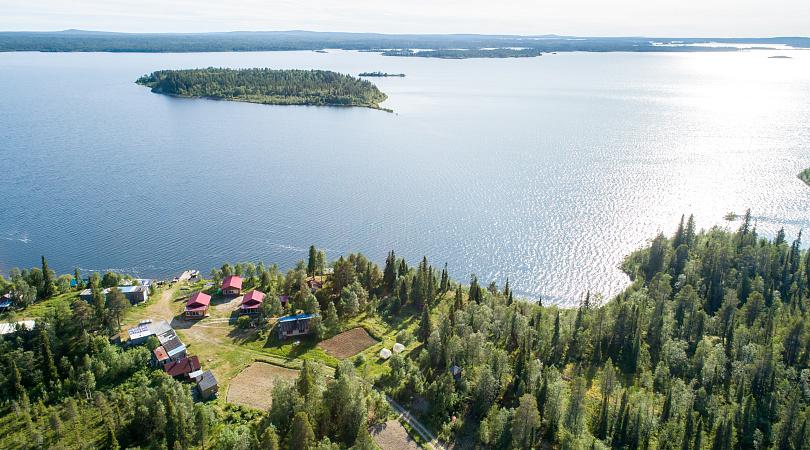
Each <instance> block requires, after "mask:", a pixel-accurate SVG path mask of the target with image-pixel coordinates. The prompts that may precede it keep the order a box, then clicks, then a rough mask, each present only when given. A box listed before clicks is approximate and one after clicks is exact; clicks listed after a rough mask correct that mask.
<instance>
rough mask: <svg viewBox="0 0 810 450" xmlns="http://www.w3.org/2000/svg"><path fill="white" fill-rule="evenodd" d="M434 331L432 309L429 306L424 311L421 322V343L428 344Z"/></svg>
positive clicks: (419, 336) (419, 335)
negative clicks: (431, 316) (431, 317)
mask: <svg viewBox="0 0 810 450" xmlns="http://www.w3.org/2000/svg"><path fill="white" fill-rule="evenodd" d="M432 331H433V323H432V321H431V319H430V308H428V307H427V306H426V307H425V308H424V309H423V310H422V320H420V321H419V333H418V335H417V338H418V339H419V342H427V340H428V337H429V336H430V333H431V332H432Z"/></svg>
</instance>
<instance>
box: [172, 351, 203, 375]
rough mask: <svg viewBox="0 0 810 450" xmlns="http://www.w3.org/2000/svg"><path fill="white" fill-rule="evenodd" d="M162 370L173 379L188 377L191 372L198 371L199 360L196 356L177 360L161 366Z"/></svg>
mask: <svg viewBox="0 0 810 450" xmlns="http://www.w3.org/2000/svg"><path fill="white" fill-rule="evenodd" d="M163 370H165V371H166V373H167V374H169V375H170V376H173V377H183V376H188V374H190V373H191V372H194V371H195V370H200V360H199V359H197V356H196V355H195V356H189V357H188V358H183V359H179V360H177V361H172V362H169V363H166V364H165V365H164V366H163Z"/></svg>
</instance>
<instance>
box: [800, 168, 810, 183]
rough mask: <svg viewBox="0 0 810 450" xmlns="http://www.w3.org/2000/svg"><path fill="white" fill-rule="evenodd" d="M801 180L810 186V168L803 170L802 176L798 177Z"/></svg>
mask: <svg viewBox="0 0 810 450" xmlns="http://www.w3.org/2000/svg"><path fill="white" fill-rule="evenodd" d="M797 176H798V177H799V179H800V180H802V181H804V182H805V184H807V185H808V186H810V167H808V168H807V169H804V170H802V172H801V173H800V174H798V175H797Z"/></svg>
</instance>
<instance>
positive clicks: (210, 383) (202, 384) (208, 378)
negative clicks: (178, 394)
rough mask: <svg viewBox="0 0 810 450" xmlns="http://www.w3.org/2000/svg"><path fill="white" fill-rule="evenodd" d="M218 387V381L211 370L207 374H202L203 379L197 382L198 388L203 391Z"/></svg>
mask: <svg viewBox="0 0 810 450" xmlns="http://www.w3.org/2000/svg"><path fill="white" fill-rule="evenodd" d="M216 385H217V379H216V378H214V374H213V373H211V371H210V370H206V371H205V373H204V374H202V379H200V381H198V382H197V387H198V388H200V390H201V391H206V390H208V389H210V388H212V387H214V386H216Z"/></svg>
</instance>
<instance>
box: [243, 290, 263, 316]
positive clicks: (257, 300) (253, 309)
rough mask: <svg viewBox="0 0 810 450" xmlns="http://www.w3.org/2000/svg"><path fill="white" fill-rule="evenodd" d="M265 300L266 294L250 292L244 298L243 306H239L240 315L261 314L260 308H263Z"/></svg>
mask: <svg viewBox="0 0 810 450" xmlns="http://www.w3.org/2000/svg"><path fill="white" fill-rule="evenodd" d="M263 300H264V292H259V291H250V292H248V293H247V294H245V296H244V297H243V298H242V304H241V305H240V306H239V313H240V314H251V315H253V314H259V307H261V306H262V301H263Z"/></svg>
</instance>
